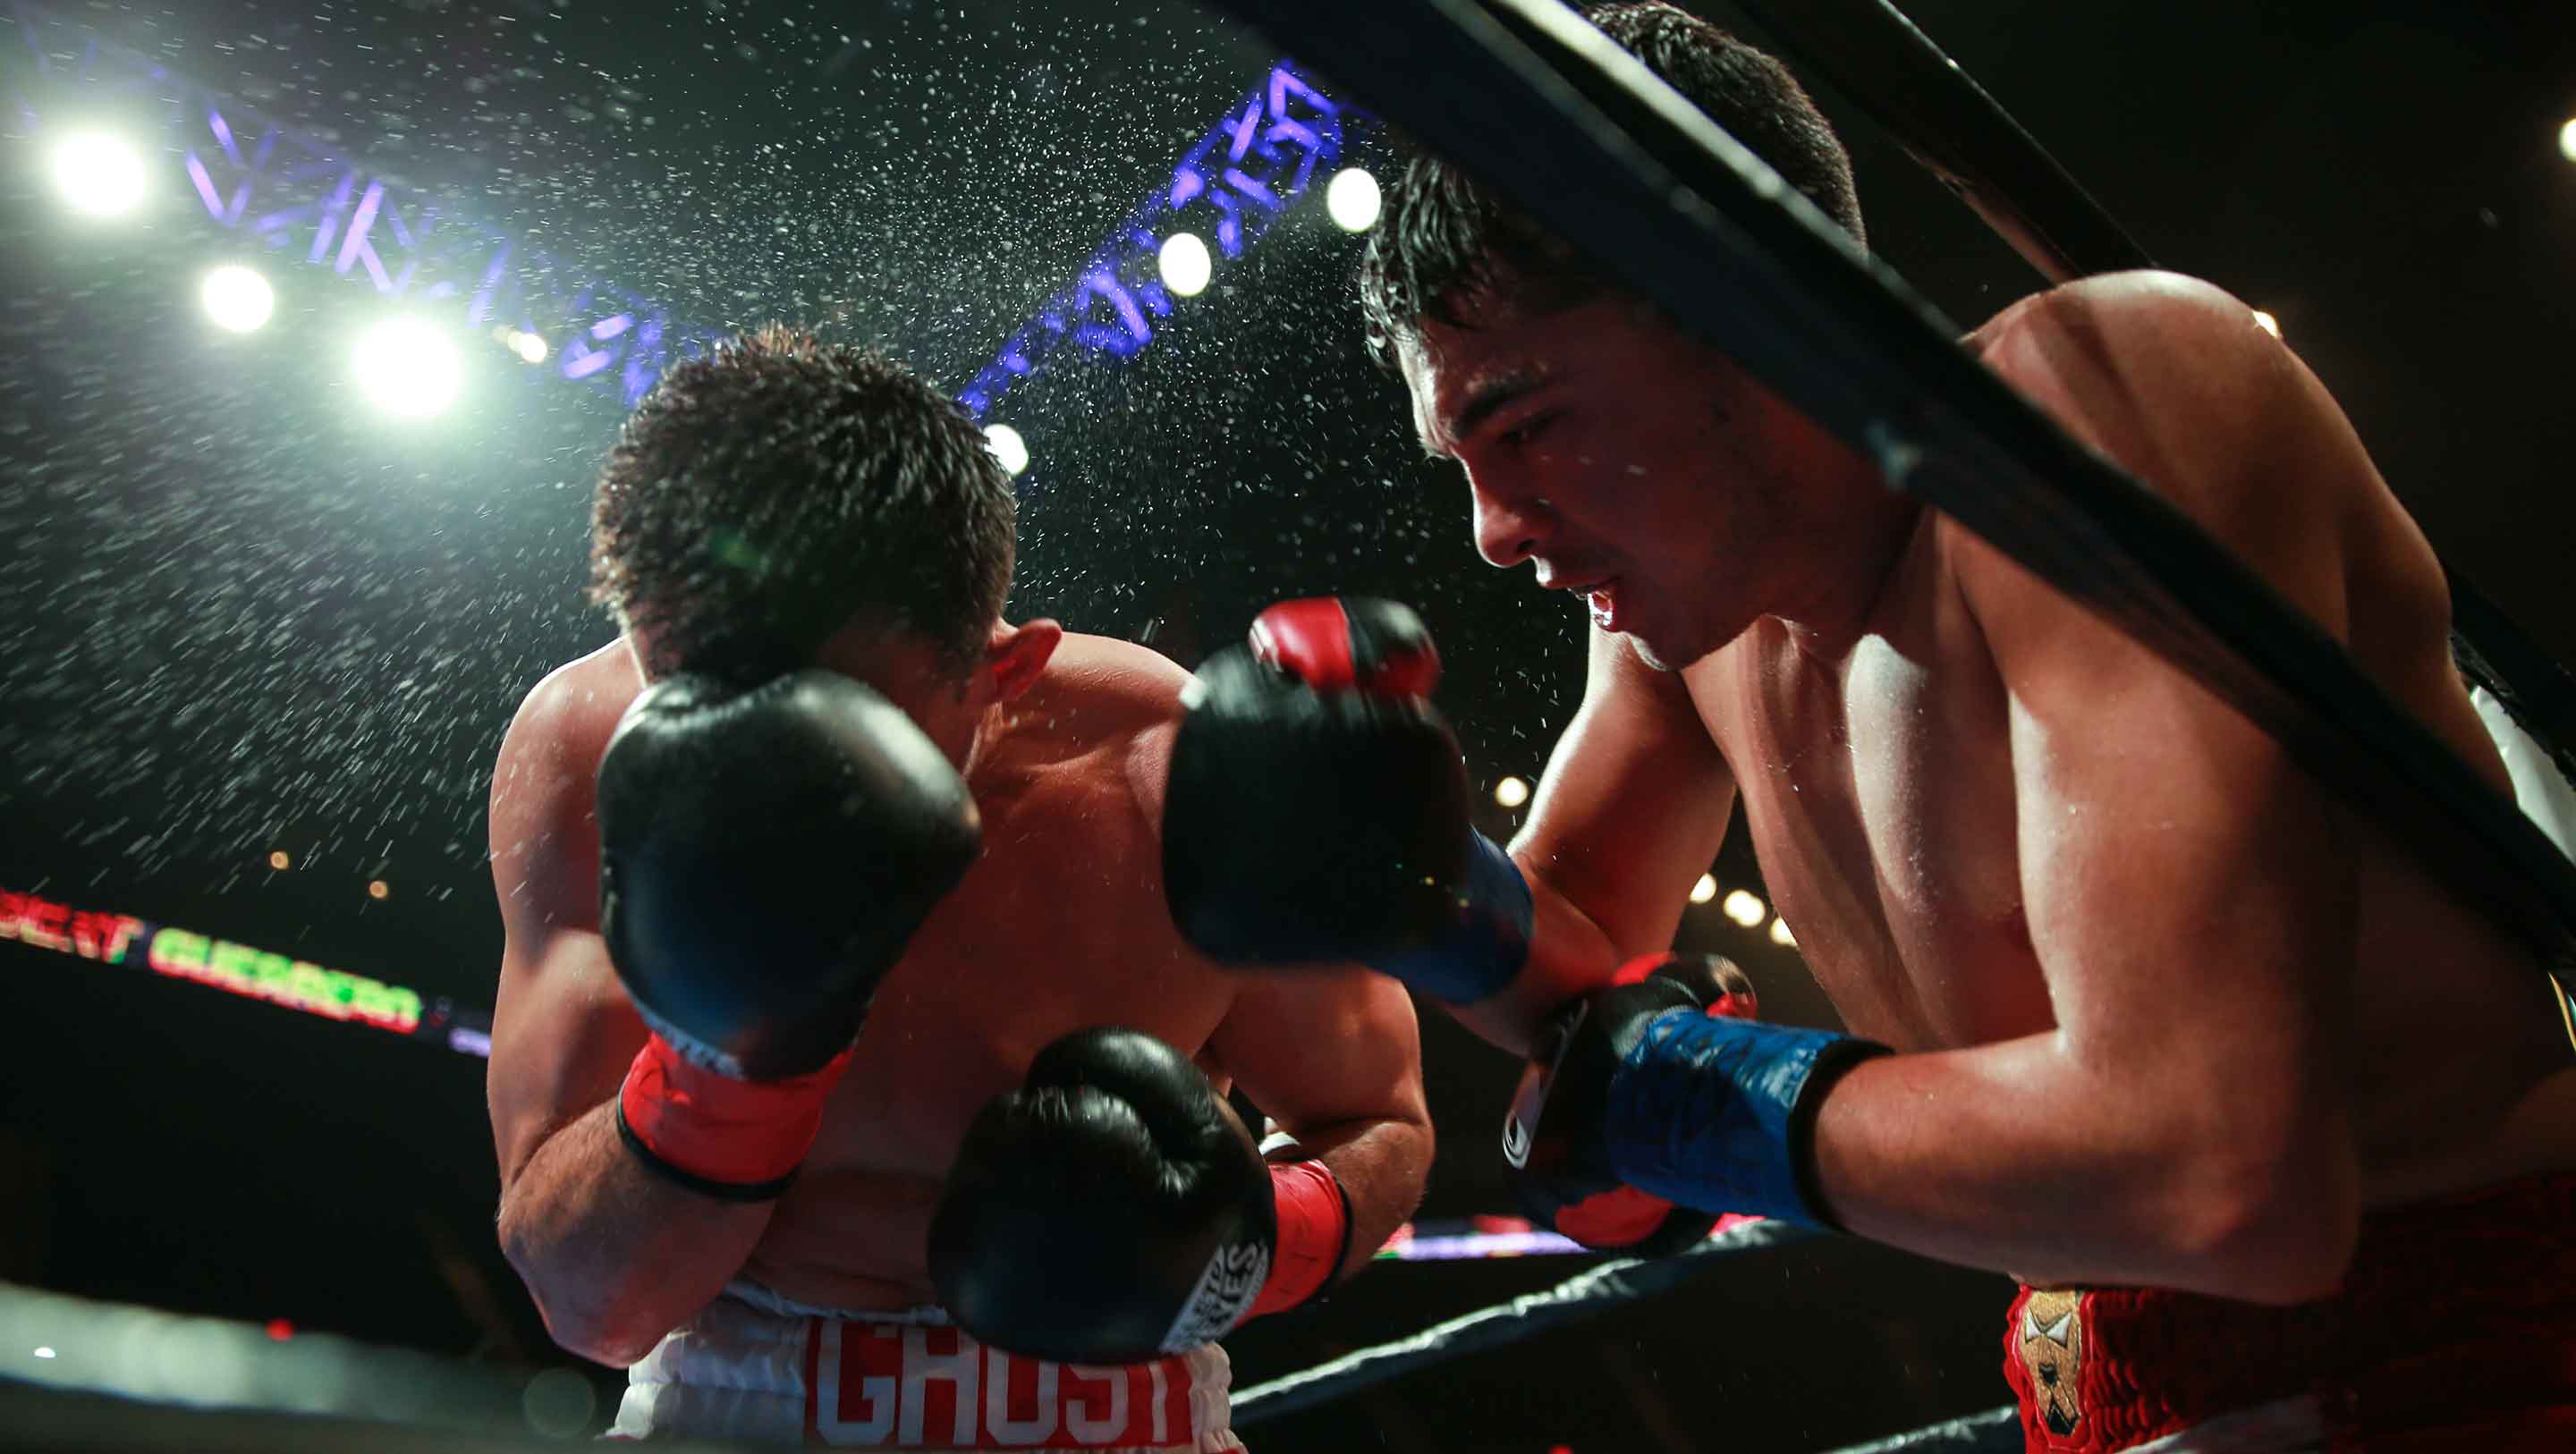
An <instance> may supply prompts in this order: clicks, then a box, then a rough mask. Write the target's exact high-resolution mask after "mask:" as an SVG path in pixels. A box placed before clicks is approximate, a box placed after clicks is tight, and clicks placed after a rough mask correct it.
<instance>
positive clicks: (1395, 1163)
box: [1210, 968, 1434, 1273]
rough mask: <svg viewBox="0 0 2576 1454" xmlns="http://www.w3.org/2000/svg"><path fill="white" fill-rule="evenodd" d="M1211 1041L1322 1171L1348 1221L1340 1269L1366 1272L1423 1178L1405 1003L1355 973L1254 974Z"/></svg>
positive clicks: (1425, 1141)
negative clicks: (1342, 1201)
mask: <svg viewBox="0 0 2576 1454" xmlns="http://www.w3.org/2000/svg"><path fill="white" fill-rule="evenodd" d="M1210 1044H1211V1047H1212V1048H1213V1049H1214V1050H1215V1052H1216V1055H1217V1058H1218V1060H1219V1061H1221V1062H1222V1063H1223V1064H1224V1065H1225V1066H1226V1068H1227V1069H1229V1070H1231V1071H1233V1072H1234V1076H1235V1081H1236V1083H1237V1084H1238V1085H1240V1086H1241V1087H1242V1088H1243V1091H1244V1093H1245V1094H1246V1095H1249V1096H1250V1097H1251V1098H1252V1101H1253V1103H1254V1104H1255V1105H1257V1106H1259V1107H1260V1108H1261V1111H1262V1114H1264V1115H1265V1116H1267V1117H1269V1118H1270V1119H1271V1120H1272V1121H1274V1122H1276V1123H1277V1124H1278V1127H1279V1129H1280V1130H1283V1131H1285V1132H1287V1133H1288V1134H1289V1135H1291V1136H1294V1137H1295V1138H1297V1141H1298V1143H1299V1146H1300V1148H1301V1153H1302V1156H1304V1157H1311V1158H1314V1159H1317V1160H1320V1161H1322V1162H1323V1163H1324V1165H1325V1166H1326V1167H1327V1168H1329V1169H1330V1170H1331V1171H1332V1173H1333V1178H1334V1180H1335V1181H1337V1182H1339V1183H1340V1184H1341V1187H1342V1193H1343V1196H1344V1197H1345V1198H1346V1200H1347V1203H1348V1205H1349V1208H1350V1217H1351V1220H1350V1228H1349V1239H1348V1240H1349V1244H1350V1245H1349V1249H1348V1255H1347V1256H1346V1257H1345V1258H1344V1259H1343V1264H1342V1267H1341V1269H1340V1270H1341V1271H1342V1272H1345V1273H1347V1272H1349V1271H1351V1270H1353V1269H1355V1268H1357V1267H1358V1266H1360V1265H1362V1264H1364V1263H1366V1262H1367V1261H1368V1259H1369V1257H1370V1256H1371V1254H1373V1253H1374V1252H1375V1251H1376V1250H1377V1249H1378V1248H1379V1247H1380V1246H1382V1245H1384V1244H1385V1242H1386V1239H1387V1238H1389V1237H1391V1236H1393V1235H1394V1234H1395V1229H1396V1228H1397V1227H1398V1226H1401V1225H1402V1224H1403V1222H1404V1219H1405V1218H1407V1217H1409V1216H1411V1215H1413V1209H1414V1208H1415V1207H1416V1206H1418V1205H1420V1204H1421V1201H1422V1191H1423V1188H1424V1186H1425V1185H1426V1184H1427V1183H1428V1182H1429V1180H1430V1175H1431V1158H1432V1154H1433V1145H1434V1143H1433V1137H1432V1131H1431V1113H1430V1109H1429V1107H1428V1106H1427V1105H1426V1104H1425V1102H1424V1099H1423V1093H1422V1043H1421V1035H1420V1027H1419V1026H1418V1025H1417V1024H1416V1023H1415V1021H1414V1015H1413V1001H1412V999H1411V998H1410V997H1409V996H1407V995H1406V994H1405V992H1404V988H1403V987H1402V986H1401V985H1398V984H1397V983H1396V982H1395V981H1394V980H1391V979H1388V978H1386V977H1384V976H1382V975H1378V974H1373V973H1370V972H1368V971H1366V970H1361V969H1356V968H1354V969H1342V970H1293V971H1282V972H1277V973H1270V974H1259V975H1252V976H1248V977H1244V978H1243V979H1242V982H1241V988H1240V990H1239V991H1238V993H1237V995H1236V997H1235V1002H1234V1004H1233V1006H1232V1008H1231V1009H1230V1010H1229V1011H1228V1013H1227V1015H1226V1018H1225V1020H1224V1021H1223V1022H1222V1023H1221V1024H1219V1025H1218V1026H1217V1029H1216V1033H1215V1035H1214V1036H1213V1037H1212V1039H1211V1042H1210Z"/></svg>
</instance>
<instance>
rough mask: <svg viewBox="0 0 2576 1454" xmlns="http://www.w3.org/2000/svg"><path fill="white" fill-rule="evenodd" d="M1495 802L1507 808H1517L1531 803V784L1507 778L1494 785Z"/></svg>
mask: <svg viewBox="0 0 2576 1454" xmlns="http://www.w3.org/2000/svg"><path fill="white" fill-rule="evenodd" d="M1494 801H1495V802H1497V803H1500V804H1502V805H1503V806H1504V807H1506V808H1517V807H1519V806H1520V805H1521V804H1523V803H1526V802H1528V801H1529V784H1528V783H1525V782H1522V781H1521V780H1520V779H1519V778H1516V777H1507V778H1505V779H1503V780H1502V781H1501V782H1498V783H1496V784H1494Z"/></svg>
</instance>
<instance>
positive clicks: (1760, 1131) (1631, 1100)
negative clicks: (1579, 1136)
mask: <svg viewBox="0 0 2576 1454" xmlns="http://www.w3.org/2000/svg"><path fill="white" fill-rule="evenodd" d="M1885 1053H1886V1047H1884V1046H1881V1045H1874V1044H1872V1043H1870V1042H1869V1041H1866V1040H1855V1039H1853V1038H1852V1037H1850V1036H1848V1035H1836V1034H1832V1033H1830V1032H1827V1031H1823V1030H1799V1029H1792V1028H1790V1027H1789V1026H1786V1025H1766V1024H1764V1023H1762V1022H1761V1021H1759V1020H1736V1019H1728V1018H1724V1017H1721V1016H1715V1015H1703V1014H1695V1013H1693V1012H1691V1011H1689V1010H1667V1011H1665V1012H1664V1013H1663V1014H1661V1015H1658V1016H1656V1017H1655V1018H1654V1019H1653V1020H1651V1021H1649V1022H1647V1025H1646V1032H1645V1034H1644V1035H1642V1036H1640V1037H1639V1038H1638V1040H1637V1043H1636V1044H1635V1045H1633V1046H1631V1047H1630V1048H1629V1050H1628V1053H1627V1054H1626V1055H1624V1056H1622V1057H1620V1061H1619V1068H1618V1069H1617V1070H1615V1071H1613V1072H1611V1075H1610V1093H1609V1097H1608V1099H1607V1102H1606V1104H1605V1106H1604V1115H1603V1121H1604V1127H1605V1133H1606V1136H1607V1140H1608V1150H1609V1153H1610V1169H1611V1171H1612V1172H1613V1174H1615V1175H1616V1176H1617V1177H1618V1178H1619V1179H1620V1180H1621V1181H1623V1182H1626V1183H1627V1184H1628V1185H1630V1186H1633V1187H1635V1188H1637V1189H1638V1190H1639V1191H1644V1192H1651V1193H1653V1194H1654V1195H1656V1196H1659V1197H1662V1198H1663V1199H1664V1200H1666V1201H1669V1202H1673V1203H1675V1204H1677V1205H1680V1206H1685V1207H1693V1208H1696V1209H1698V1210H1700V1211H1704V1212H1741V1213H1744V1214H1746V1215H1748V1216H1757V1217H1774V1218H1777V1219H1779V1220H1781V1221H1784V1222H1798V1223H1802V1224H1804V1225H1807V1226H1814V1227H1830V1226H1832V1225H1833V1222H1832V1220H1831V1218H1830V1217H1828V1216H1827V1214H1826V1212H1825V1209H1824V1202H1823V1199H1822V1198H1821V1197H1819V1196H1818V1195H1817V1194H1816V1189H1815V1185H1814V1182H1815V1167H1814V1163H1813V1157H1812V1156H1811V1154H1810V1145H1811V1142H1812V1139H1813V1128H1814V1123H1815V1108H1816V1105H1817V1103H1818V1102H1820V1101H1822V1100H1823V1099H1824V1092H1825V1089H1826V1088H1827V1087H1828V1086H1829V1085H1831V1084H1832V1082H1833V1080H1834V1078H1835V1077H1836V1076H1838V1075H1840V1074H1841V1073H1842V1071H1843V1070H1844V1069H1846V1068H1848V1067H1849V1066H1850V1065H1852V1064H1853V1063H1855V1062H1857V1061H1860V1060H1865V1059H1867V1058H1869V1057H1870V1056H1872V1055H1883V1054H1885ZM1819 1072H1821V1074H1819Z"/></svg>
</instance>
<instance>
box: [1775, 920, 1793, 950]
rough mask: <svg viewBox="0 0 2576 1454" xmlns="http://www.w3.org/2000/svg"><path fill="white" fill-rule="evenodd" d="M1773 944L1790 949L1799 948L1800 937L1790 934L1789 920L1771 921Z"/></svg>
mask: <svg viewBox="0 0 2576 1454" xmlns="http://www.w3.org/2000/svg"><path fill="white" fill-rule="evenodd" d="M1771 942H1772V943H1774V944H1777V945H1780V946H1782V947H1784V948H1788V949H1795V948H1797V947H1798V936H1797V935H1795V934H1792V933H1790V932H1789V921H1788V920H1786V919H1774V920H1772V921H1771Z"/></svg>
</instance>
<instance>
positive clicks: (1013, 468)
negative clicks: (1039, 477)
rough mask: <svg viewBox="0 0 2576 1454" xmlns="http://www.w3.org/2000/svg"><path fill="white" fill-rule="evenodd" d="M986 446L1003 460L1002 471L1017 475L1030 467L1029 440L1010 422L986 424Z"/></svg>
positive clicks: (996, 457) (995, 456) (994, 456)
mask: <svg viewBox="0 0 2576 1454" xmlns="http://www.w3.org/2000/svg"><path fill="white" fill-rule="evenodd" d="M984 447H985V448H987V449H990V450H991V451H993V458H995V459H997V460H1000V461H1001V462H1002V473H1004V474H1006V475H1017V474H1018V473H1019V472H1020V471H1022V470H1024V469H1027V468H1028V467H1029V442H1028V441H1027V440H1025V439H1022V438H1020V431H1018V430H1016V429H1013V428H1012V427H1011V426H1009V425H1008V424H987V425H985V426H984Z"/></svg>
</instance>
